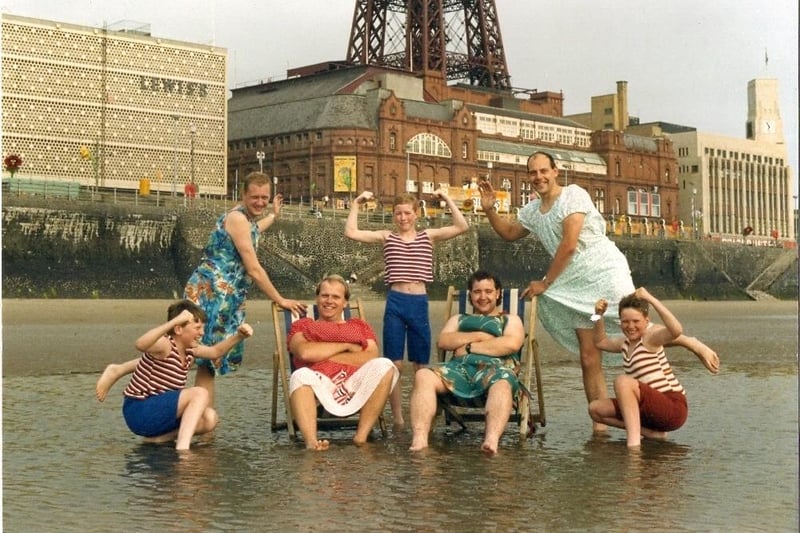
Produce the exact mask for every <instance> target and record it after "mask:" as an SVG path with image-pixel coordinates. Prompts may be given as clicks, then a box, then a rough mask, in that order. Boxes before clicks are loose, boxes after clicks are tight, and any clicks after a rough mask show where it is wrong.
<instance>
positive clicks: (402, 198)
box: [392, 194, 419, 212]
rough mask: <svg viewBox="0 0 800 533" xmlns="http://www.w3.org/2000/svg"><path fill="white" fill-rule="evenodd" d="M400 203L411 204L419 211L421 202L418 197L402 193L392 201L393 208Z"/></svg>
mask: <svg viewBox="0 0 800 533" xmlns="http://www.w3.org/2000/svg"><path fill="white" fill-rule="evenodd" d="M398 205H410V206H411V207H413V208H414V211H415V212H416V211H419V202H418V201H417V199H416V197H415V196H413V195H411V194H400V195H398V196H395V198H394V202H392V209H394V208H395V207H397V206H398Z"/></svg>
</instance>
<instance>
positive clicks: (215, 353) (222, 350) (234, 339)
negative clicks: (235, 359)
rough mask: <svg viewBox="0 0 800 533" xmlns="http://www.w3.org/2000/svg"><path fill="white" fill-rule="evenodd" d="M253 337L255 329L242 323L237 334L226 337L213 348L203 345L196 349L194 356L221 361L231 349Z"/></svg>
mask: <svg viewBox="0 0 800 533" xmlns="http://www.w3.org/2000/svg"><path fill="white" fill-rule="evenodd" d="M252 336H253V328H252V327H251V326H250V324H247V323H242V324H239V327H238V328H237V330H236V333H234V334H233V335H230V336H229V337H226V338H225V339H223V340H221V341H219V342H218V343H217V344H214V345H212V346H205V345H202V344H201V345H199V346H198V347H197V348H195V349H194V354H195V356H196V357H201V358H203V359H212V360H214V359H219V358H220V357H222V356H224V355H225V354H226V353H228V352H229V351H231V349H232V348H233V347H234V346H236V345H237V344H239V343H240V342H241V341H242V340H244V339H247V338H249V337H252Z"/></svg>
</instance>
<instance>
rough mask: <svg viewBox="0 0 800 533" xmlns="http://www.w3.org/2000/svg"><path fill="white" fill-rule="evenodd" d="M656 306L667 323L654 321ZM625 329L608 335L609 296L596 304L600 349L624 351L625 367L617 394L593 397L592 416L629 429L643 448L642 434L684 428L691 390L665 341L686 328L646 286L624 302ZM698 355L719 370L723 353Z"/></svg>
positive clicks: (658, 435) (632, 444) (659, 435)
mask: <svg viewBox="0 0 800 533" xmlns="http://www.w3.org/2000/svg"><path fill="white" fill-rule="evenodd" d="M650 306H652V307H653V309H655V310H656V312H657V313H658V316H659V317H661V322H662V323H663V325H661V324H653V323H651V322H650V316H649V308H650ZM618 307H619V320H620V322H621V329H622V333H623V335H617V336H614V337H607V336H606V330H605V324H604V320H603V315H605V313H606V311H607V310H608V302H607V301H606V300H603V299H600V300H598V301H597V303H596V304H595V310H594V312H595V315H596V316H595V317H594V318H595V319H596V321H595V323H594V343H595V346H596V347H597V349H598V350H602V351H604V352H613V353H622V367H623V368H624V369H625V373H624V374H622V375H621V376H617V378H616V379H615V380H614V393H615V394H616V397H615V398H605V399H599V400H593V401H592V402H591V403H589V416H591V417H592V420H594V421H595V422H597V423H599V424H607V425H609V426H614V427H618V428H622V429H625V430H626V431H627V433H628V435H627V442H628V447H629V448H638V447H639V446H640V445H641V441H642V437H646V438H652V439H661V440H663V439H665V438H667V432H668V431H674V430H676V429H678V428H680V427H681V426H682V425H683V424H684V423H685V422H686V417H687V416H688V414H689V408H688V405H687V402H686V391H685V390H684V388H683V386H682V385H681V384H680V382H679V381H678V378H676V377H675V374H674V373H673V372H672V367H671V366H670V364H669V361H668V360H667V355H666V353H665V352H664V345H665V344H669V343H671V342H673V341H674V340H675V339H677V338H678V337H680V336H681V334H682V333H683V326H681V323H680V322H679V321H678V319H677V318H676V317H675V315H673V314H672V312H671V311H670V310H669V309H668V308H667V307H666V306H665V305H664V304H663V303H661V301H659V300H658V298H656V297H655V296H653V295H652V294H650V293H649V292H648V291H647V289H645V288H644V287H639V288H638V289H636V292H634V293H633V294H629V295H628V296H625V297H624V298H623V299H622V300H620V302H619V306H618ZM698 357H699V358H700V360H701V361H702V362H703V364H704V365H705V366H706V368H707V369H708V370H709V372H711V373H712V374H716V373H718V372H719V359H718V358H716V357H710V356H709V354H708V353H704V354H703V355H700V354H698Z"/></svg>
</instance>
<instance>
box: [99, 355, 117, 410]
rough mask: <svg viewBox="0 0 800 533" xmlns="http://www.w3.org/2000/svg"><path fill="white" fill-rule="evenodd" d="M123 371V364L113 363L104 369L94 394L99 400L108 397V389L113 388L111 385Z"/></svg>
mask: <svg viewBox="0 0 800 533" xmlns="http://www.w3.org/2000/svg"><path fill="white" fill-rule="evenodd" d="M121 371H122V365H115V364H113V363H112V364H110V365H108V366H107V367H106V369H105V370H103V373H102V374H100V378H99V379H98V380H97V385H95V386H94V395H95V396H96V397H97V399H98V401H101V402H102V401H104V400H105V399H106V396H108V391H110V390H111V387H112V386H113V385H114V383H116V382H117V380H118V379H119V378H120V376H121V375H122V374H121V373H120V372H121Z"/></svg>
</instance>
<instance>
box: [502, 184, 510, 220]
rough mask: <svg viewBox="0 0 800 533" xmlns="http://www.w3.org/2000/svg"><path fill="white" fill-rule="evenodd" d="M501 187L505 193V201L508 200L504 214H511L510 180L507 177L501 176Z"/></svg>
mask: <svg viewBox="0 0 800 533" xmlns="http://www.w3.org/2000/svg"><path fill="white" fill-rule="evenodd" d="M501 188H502V189H503V191H505V193H506V197H505V201H506V202H508V208H507V210H506V215H510V214H511V192H510V191H511V180H510V179H508V178H503V184H502V185H501Z"/></svg>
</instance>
